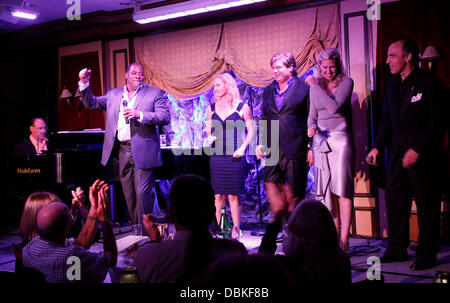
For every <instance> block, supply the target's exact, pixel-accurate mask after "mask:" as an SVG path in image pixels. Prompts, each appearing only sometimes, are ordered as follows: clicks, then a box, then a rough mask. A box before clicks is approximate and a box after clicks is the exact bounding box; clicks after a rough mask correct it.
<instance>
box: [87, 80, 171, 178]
mask: <svg viewBox="0 0 450 303" xmlns="http://www.w3.org/2000/svg"><path fill="white" fill-rule="evenodd" d="M80 93H81V100H82V101H83V104H84V105H85V106H86V108H88V109H94V110H106V125H105V138H104V141H103V153H102V164H103V165H106V164H107V163H108V161H109V159H110V157H111V152H112V150H113V147H114V142H115V140H116V136H117V121H118V119H119V111H120V102H121V100H122V94H123V88H113V89H111V90H110V91H108V93H107V94H106V95H105V96H102V97H95V96H94V95H93V94H92V91H91V89H90V87H87V88H86V89H84V90H83V91H81V92H80ZM167 101H168V99H167V96H166V94H165V92H164V91H163V90H161V89H159V88H155V87H151V86H147V85H146V86H144V87H142V88H141V89H140V90H139V91H138V93H137V95H136V100H135V102H134V107H133V108H134V109H136V110H139V111H141V112H142V113H143V120H142V123H139V122H138V121H137V120H136V119H133V120H131V121H130V132H131V150H132V153H133V159H134V162H135V164H136V167H137V168H139V169H148V168H153V167H157V166H161V165H162V163H163V162H162V157H161V150H160V147H159V136H158V132H157V130H156V125H164V124H168V123H169V121H170V113H169V108H168V102H167Z"/></svg>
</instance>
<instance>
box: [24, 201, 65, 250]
mask: <svg viewBox="0 0 450 303" xmlns="http://www.w3.org/2000/svg"><path fill="white" fill-rule="evenodd" d="M51 202H61V199H60V198H59V197H58V196H57V195H55V194H52V193H49V192H35V193H32V194H31V195H29V196H28V199H27V201H26V202H25V206H24V208H23V211H22V217H21V219H20V230H21V236H22V241H23V242H29V241H31V240H32V239H33V238H34V237H35V236H36V234H37V233H36V215H37V213H38V212H39V210H40V209H41V208H42V207H43V206H45V205H47V204H49V203H51Z"/></svg>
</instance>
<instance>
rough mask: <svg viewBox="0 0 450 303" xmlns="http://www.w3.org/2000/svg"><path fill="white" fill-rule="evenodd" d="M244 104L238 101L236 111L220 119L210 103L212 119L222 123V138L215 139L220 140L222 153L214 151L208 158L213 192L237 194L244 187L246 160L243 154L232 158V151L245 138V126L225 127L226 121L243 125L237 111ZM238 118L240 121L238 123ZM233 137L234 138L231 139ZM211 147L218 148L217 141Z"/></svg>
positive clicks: (241, 191) (213, 104) (242, 191)
mask: <svg viewBox="0 0 450 303" xmlns="http://www.w3.org/2000/svg"><path fill="white" fill-rule="evenodd" d="M243 106H244V102H241V103H239V105H238V107H237V108H236V111H234V112H233V113H232V114H231V115H229V116H228V117H226V118H225V120H222V119H221V118H220V117H219V115H217V114H216V112H215V103H212V104H211V111H212V117H211V119H212V120H215V121H216V123H217V122H218V123H220V124H221V125H222V130H223V132H222V134H223V136H222V138H219V137H218V136H216V137H217V140H220V139H222V140H221V142H222V146H223V153H222V155H219V152H215V153H213V154H212V155H211V157H210V159H209V167H210V171H211V185H212V187H213V189H214V193H215V194H231V195H238V194H243V193H244V189H245V178H246V176H247V161H246V159H245V154H244V156H243V157H241V158H233V153H234V151H236V150H237V149H238V148H239V147H240V146H241V145H242V143H243V140H244V138H245V127H234V128H232V127H229V129H227V128H226V125H227V121H228V124H229V125H230V124H232V123H231V122H234V123H235V125H237V124H236V123H239V124H241V126H242V125H244V126H245V122H244V119H243V118H242V117H241V116H240V115H239V111H240V110H241V109H242V107H243ZM239 120H240V121H241V122H242V123H240V122H239ZM214 131H215V129H214V123H213V128H212V133H213V134H214ZM227 137H228V138H230V137H231V138H230V139H228V141H230V142H228V145H230V144H231V145H232V146H228V150H229V151H228V152H227ZM233 138H234V140H232V139H233ZM212 147H213V148H220V147H219V146H218V142H215V143H214V144H213V146H212Z"/></svg>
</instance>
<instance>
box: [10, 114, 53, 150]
mask: <svg viewBox="0 0 450 303" xmlns="http://www.w3.org/2000/svg"><path fill="white" fill-rule="evenodd" d="M46 134H47V124H46V123H45V121H44V119H43V118H40V117H35V118H33V119H31V123H30V135H29V136H28V137H27V138H25V139H24V140H23V141H21V142H20V143H18V144H17V145H16V146H15V151H14V154H15V155H16V156H28V155H36V154H42V151H43V150H48V149H49V142H48V139H47V137H46V136H45V135H46Z"/></svg>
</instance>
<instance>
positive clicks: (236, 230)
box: [231, 226, 242, 241]
mask: <svg viewBox="0 0 450 303" xmlns="http://www.w3.org/2000/svg"><path fill="white" fill-rule="evenodd" d="M241 237H242V231H241V229H240V228H239V227H237V226H235V227H233V230H232V231H231V238H232V239H233V240H237V241H240V240H241Z"/></svg>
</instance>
